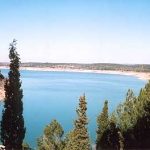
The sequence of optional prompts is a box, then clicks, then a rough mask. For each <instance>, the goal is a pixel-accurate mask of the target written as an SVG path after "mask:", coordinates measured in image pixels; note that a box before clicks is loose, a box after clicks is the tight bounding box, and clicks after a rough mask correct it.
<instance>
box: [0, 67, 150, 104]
mask: <svg viewBox="0 0 150 150" xmlns="http://www.w3.org/2000/svg"><path fill="white" fill-rule="evenodd" d="M0 69H9V68H8V67H6V66H0ZM20 70H31V71H50V72H56V71H58V72H81V73H82V72H83V73H97V74H116V75H127V76H135V77H137V78H138V79H141V80H146V81H147V80H150V73H146V72H134V71H113V70H84V69H66V68H49V67H41V68H40V67H21V68H20ZM3 99H4V82H0V101H2V100H3Z"/></svg>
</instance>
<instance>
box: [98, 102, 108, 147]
mask: <svg viewBox="0 0 150 150" xmlns="http://www.w3.org/2000/svg"><path fill="white" fill-rule="evenodd" d="M108 124H109V118H108V101H107V100H106V101H105V102H104V107H103V110H102V112H101V113H100V115H99V116H98V117H97V139H96V144H98V143H99V142H100V141H101V137H102V136H103V133H104V132H105V130H106V129H107V127H108Z"/></svg>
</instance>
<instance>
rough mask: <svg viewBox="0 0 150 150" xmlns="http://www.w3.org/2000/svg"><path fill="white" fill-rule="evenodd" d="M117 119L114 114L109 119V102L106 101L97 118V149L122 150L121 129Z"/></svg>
mask: <svg viewBox="0 0 150 150" xmlns="http://www.w3.org/2000/svg"><path fill="white" fill-rule="evenodd" d="M116 120H117V119H116V117H115V114H114V113H113V114H112V115H111V117H110V119H109V116H108V101H105V103H104V107H103V111H102V112H101V114H100V115H99V116H98V118H97V123H98V127H99V128H98V129H99V130H98V131H97V141H96V149H97V150H103V149H104V150H105V149H114V150H117V149H119V148H120V143H119V129H118V127H117V125H116Z"/></svg>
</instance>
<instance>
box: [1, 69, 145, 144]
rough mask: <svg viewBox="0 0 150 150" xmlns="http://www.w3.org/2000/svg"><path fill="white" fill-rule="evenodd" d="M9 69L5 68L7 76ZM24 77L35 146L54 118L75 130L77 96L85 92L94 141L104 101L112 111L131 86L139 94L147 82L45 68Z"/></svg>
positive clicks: (28, 120) (29, 137)
mask: <svg viewBox="0 0 150 150" xmlns="http://www.w3.org/2000/svg"><path fill="white" fill-rule="evenodd" d="M7 72H8V70H2V73H3V74H5V75H6V74H7ZM21 80H22V87H23V92H24V98H23V102H24V119H25V125H26V128H27V131H26V138H25V141H26V142H28V143H29V144H30V145H31V146H32V147H36V139H37V138H38V137H39V136H40V135H42V133H43V129H44V127H45V126H46V125H47V124H49V123H50V121H51V120H52V119H57V120H58V121H59V122H60V123H61V125H62V126H63V128H64V130H65V131H66V132H67V131H69V130H71V129H72V127H73V121H74V120H75V118H76V111H75V110H76V108H77V107H78V102H79V101H78V99H79V96H80V95H83V94H84V93H85V95H86V98H87V103H88V106H87V107H88V111H87V114H88V118H89V134H90V138H91V141H93V142H94V140H95V136H96V132H95V130H96V117H97V115H98V114H99V113H100V112H101V110H102V107H103V103H104V100H106V99H107V100H109V111H110V112H112V111H113V110H114V109H115V108H116V106H117V105H118V104H119V103H120V102H122V101H123V100H124V98H125V95H126V92H127V90H128V89H129V88H130V89H133V90H134V91H135V94H138V92H139V90H140V88H142V87H143V86H144V84H145V83H146V81H143V80H139V79H137V78H136V77H132V76H123V75H110V74H95V73H68V72H42V71H21ZM1 109H2V105H1Z"/></svg>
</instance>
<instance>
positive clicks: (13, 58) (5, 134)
mask: <svg viewBox="0 0 150 150" xmlns="http://www.w3.org/2000/svg"><path fill="white" fill-rule="evenodd" d="M9 50H10V53H9V58H10V71H9V74H8V79H6V82H5V86H4V88H5V101H4V109H3V113H2V121H1V141H2V143H3V145H5V147H6V150H14V149H15V150H16V149H19V150H21V149H22V143H23V139H24V137H25V127H24V118H23V101H22V98H23V90H22V89H21V81H20V72H19V66H20V58H19V55H18V53H17V51H16V40H13V42H12V43H11V44H10V47H9Z"/></svg>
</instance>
